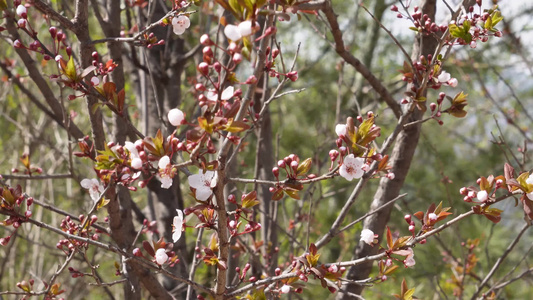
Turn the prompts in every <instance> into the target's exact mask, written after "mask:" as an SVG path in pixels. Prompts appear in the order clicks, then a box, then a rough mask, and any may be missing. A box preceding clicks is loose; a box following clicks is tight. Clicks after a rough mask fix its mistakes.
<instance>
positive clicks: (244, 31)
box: [224, 21, 259, 41]
mask: <svg viewBox="0 0 533 300" xmlns="http://www.w3.org/2000/svg"><path fill="white" fill-rule="evenodd" d="M255 27H259V25H258V24H257V23H256V24H255ZM253 29H254V28H253V27H252V21H244V22H241V23H240V24H239V25H237V26H235V25H231V24H230V25H226V27H225V28H224V34H225V35H226V37H227V38H228V39H230V40H232V41H238V40H240V39H242V38H243V37H247V36H249V35H251V34H252V33H253V32H254V30H253Z"/></svg>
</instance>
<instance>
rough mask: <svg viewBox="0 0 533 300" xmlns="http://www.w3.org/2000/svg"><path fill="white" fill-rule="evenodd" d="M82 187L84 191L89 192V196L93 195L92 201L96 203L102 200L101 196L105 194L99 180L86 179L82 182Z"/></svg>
mask: <svg viewBox="0 0 533 300" xmlns="http://www.w3.org/2000/svg"><path fill="white" fill-rule="evenodd" d="M80 185H81V186H82V187H83V188H84V189H87V190H89V195H91V199H93V201H94V202H96V201H98V200H100V198H101V196H100V195H101V194H102V193H103V192H104V186H103V185H102V184H101V183H100V181H98V179H95V178H93V179H88V178H85V179H83V180H82V181H81V182H80Z"/></svg>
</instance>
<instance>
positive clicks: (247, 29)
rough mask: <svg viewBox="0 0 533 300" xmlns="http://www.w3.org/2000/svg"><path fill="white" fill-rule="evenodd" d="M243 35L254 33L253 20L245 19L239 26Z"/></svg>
mask: <svg viewBox="0 0 533 300" xmlns="http://www.w3.org/2000/svg"><path fill="white" fill-rule="evenodd" d="M237 27H238V29H239V33H240V35H241V36H249V35H251V34H252V21H244V22H241V23H240V24H239V26H237Z"/></svg>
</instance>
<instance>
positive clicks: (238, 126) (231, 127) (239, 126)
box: [222, 119, 250, 133]
mask: <svg viewBox="0 0 533 300" xmlns="http://www.w3.org/2000/svg"><path fill="white" fill-rule="evenodd" d="M248 129H250V125H248V124H246V123H245V122H243V121H233V120H232V119H229V120H228V123H227V124H226V125H224V126H222V130H225V131H229V132H233V133H237V132H241V131H244V130H248Z"/></svg>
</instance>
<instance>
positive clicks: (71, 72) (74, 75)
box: [63, 56, 78, 81]
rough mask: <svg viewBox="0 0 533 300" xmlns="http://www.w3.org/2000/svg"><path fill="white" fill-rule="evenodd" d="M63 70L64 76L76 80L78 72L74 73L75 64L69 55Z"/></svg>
mask: <svg viewBox="0 0 533 300" xmlns="http://www.w3.org/2000/svg"><path fill="white" fill-rule="evenodd" d="M63 71H64V72H65V76H67V77H68V79H70V80H72V81H77V80H78V74H77V73H76V65H75V64H74V58H73V56H70V59H69V60H68V63H67V66H66V69H65V70H63Z"/></svg>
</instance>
